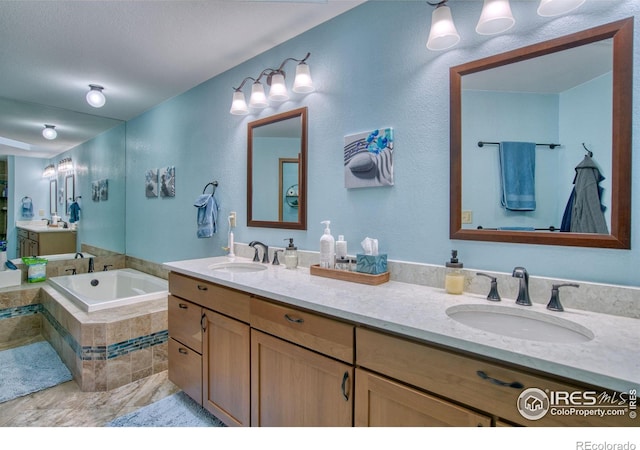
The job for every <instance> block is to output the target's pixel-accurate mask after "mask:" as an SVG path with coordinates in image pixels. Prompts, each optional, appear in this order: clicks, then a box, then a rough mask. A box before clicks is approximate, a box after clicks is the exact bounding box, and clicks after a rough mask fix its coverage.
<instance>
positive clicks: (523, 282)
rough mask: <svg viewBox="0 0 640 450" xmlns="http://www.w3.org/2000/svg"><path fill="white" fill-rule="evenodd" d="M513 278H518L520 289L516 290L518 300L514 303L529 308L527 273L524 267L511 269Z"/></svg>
mask: <svg viewBox="0 0 640 450" xmlns="http://www.w3.org/2000/svg"><path fill="white" fill-rule="evenodd" d="M512 276H513V277H516V278H520V287H519V288H518V298H517V299H516V303H517V304H518V305H523V306H531V299H530V298H529V273H528V272H527V269H525V268H524V267H516V268H514V269H513V274H512Z"/></svg>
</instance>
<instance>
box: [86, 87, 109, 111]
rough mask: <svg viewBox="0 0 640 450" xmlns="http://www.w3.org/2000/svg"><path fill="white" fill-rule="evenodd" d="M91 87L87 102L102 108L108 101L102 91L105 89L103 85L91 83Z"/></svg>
mask: <svg viewBox="0 0 640 450" xmlns="http://www.w3.org/2000/svg"><path fill="white" fill-rule="evenodd" d="M89 87H90V88H91V89H90V90H89V92H87V103H89V104H90V105H91V106H93V107H94V108H102V107H103V106H104V104H105V102H106V101H107V99H106V98H105V97H104V94H103V93H102V90H103V89H104V88H103V87H102V86H98V85H97V84H90V85H89Z"/></svg>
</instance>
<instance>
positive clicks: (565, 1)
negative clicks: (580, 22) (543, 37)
mask: <svg viewBox="0 0 640 450" xmlns="http://www.w3.org/2000/svg"><path fill="white" fill-rule="evenodd" d="M584 2H585V0H540V6H538V15H540V16H542V17H553V16H559V15H561V14H565V13H568V12H569V11H573V10H574V9H576V8H578V7H579V6H580V5H582V4H583V3H584Z"/></svg>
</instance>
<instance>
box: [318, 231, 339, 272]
mask: <svg viewBox="0 0 640 450" xmlns="http://www.w3.org/2000/svg"><path fill="white" fill-rule="evenodd" d="M320 223H321V224H323V225H324V226H325V228H324V234H323V235H322V237H320V267H322V268H323V269H333V268H334V264H335V259H336V245H335V244H336V240H335V239H334V238H333V236H332V235H331V230H330V229H329V225H330V224H331V221H329V220H323V221H322V222H320Z"/></svg>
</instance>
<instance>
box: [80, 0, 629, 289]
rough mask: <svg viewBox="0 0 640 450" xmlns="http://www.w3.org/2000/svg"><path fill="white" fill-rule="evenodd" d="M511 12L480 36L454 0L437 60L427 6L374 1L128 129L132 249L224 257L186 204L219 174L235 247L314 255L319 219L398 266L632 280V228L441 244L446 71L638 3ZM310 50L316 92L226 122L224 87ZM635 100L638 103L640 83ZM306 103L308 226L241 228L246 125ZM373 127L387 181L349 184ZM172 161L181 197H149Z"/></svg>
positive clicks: (156, 255)
mask: <svg viewBox="0 0 640 450" xmlns="http://www.w3.org/2000/svg"><path fill="white" fill-rule="evenodd" d="M511 6H512V10H513V13H514V16H515V17H516V20H517V23H516V25H515V27H514V28H512V29H511V30H510V31H509V32H507V33H506V34H502V35H498V36H495V37H487V36H479V35H477V34H476V33H475V31H474V29H475V24H476V22H477V20H478V17H479V16H480V10H481V8H482V2H479V1H455V2H453V3H452V4H451V8H452V11H453V16H454V19H455V21H456V25H457V27H458V31H459V33H460V35H461V38H462V41H461V43H460V44H459V45H458V47H456V48H454V49H452V50H450V51H446V52H437V53H436V52H430V51H428V50H427V49H426V47H425V43H426V40H427V36H428V32H429V23H430V16H431V12H432V8H431V7H430V6H428V5H427V4H426V3H425V2H416V1H406V2H403V1H372V2H368V3H366V4H364V5H362V6H360V7H357V8H355V9H353V10H351V11H349V12H347V13H346V14H343V15H342V16H340V17H337V18H335V19H334V20H332V21H330V22H328V23H326V24H323V25H320V26H318V27H316V28H314V29H312V30H310V31H308V32H306V33H304V34H302V35H300V36H298V37H296V38H294V39H292V40H290V41H288V42H286V43H284V44H282V45H280V46H278V47H276V48H273V49H271V50H269V51H267V52H265V53H264V54H261V55H259V56H258V57H255V58H253V59H251V60H250V61H248V62H246V63H243V64H241V65H240V66H238V67H235V68H233V69H231V70H229V71H227V72H225V73H223V74H221V75H219V76H217V77H215V78H212V79H211V80H209V81H207V82H205V83H203V84H201V85H199V86H197V87H195V88H194V89H192V90H190V91H188V92H186V93H184V94H182V95H180V96H177V97H175V98H173V99H170V100H168V101H166V102H164V103H163V104H160V105H158V106H157V107H155V108H153V109H152V110H150V111H148V112H147V113H145V114H143V115H141V116H139V117H137V118H135V119H133V120H131V121H129V122H128V123H127V138H126V147H127V150H126V186H127V189H126V198H125V201H124V204H125V205H126V221H125V224H124V228H125V233H124V236H125V247H126V252H127V254H129V255H131V256H134V257H139V258H143V259H146V260H150V261H155V262H163V261H170V260H180V259H187V258H198V257H205V256H213V255H222V254H223V250H222V248H221V247H222V246H224V245H226V243H227V231H228V227H227V225H226V221H225V220H222V221H221V223H220V228H219V231H218V233H217V234H216V235H215V236H214V237H213V238H211V239H197V238H196V227H195V218H196V209H195V208H194V206H193V201H194V199H195V198H196V196H197V195H198V194H200V193H201V192H202V189H203V187H204V186H205V184H206V183H208V182H210V181H212V180H217V181H219V183H220V186H219V188H218V190H217V192H216V197H217V198H218V200H219V202H220V215H221V217H223V218H226V217H227V215H228V213H229V212H230V211H237V212H238V227H237V228H236V229H235V230H234V233H235V238H236V241H237V242H249V241H251V240H253V239H258V240H261V241H263V242H266V243H268V244H271V245H282V244H283V239H284V238H286V237H293V238H295V242H296V244H297V246H298V247H299V248H301V249H305V250H316V251H317V250H318V240H319V238H320V236H321V234H322V225H321V224H320V221H321V220H324V219H330V220H331V229H332V231H333V234H334V236H337V235H338V234H343V235H344V236H345V239H346V240H347V241H348V242H349V244H350V248H349V252H350V253H355V252H356V251H357V250H358V248H357V243H358V242H360V241H361V240H362V238H364V237H365V236H370V237H376V238H378V239H379V241H380V248H381V251H384V252H387V253H388V254H389V258H390V259H394V260H405V261H414V262H421V263H433V264H443V263H444V262H445V260H447V259H448V257H449V254H450V250H451V249H452V248H457V249H458V251H459V255H460V257H461V260H462V261H463V262H464V263H465V267H473V268H481V269H487V270H499V271H505V272H508V271H511V270H512V268H513V267H514V266H516V265H524V266H526V267H527V269H528V270H529V272H530V273H531V274H532V275H537V276H553V277H566V278H573V279H577V280H586V281H595V282H610V283H619V284H625V285H640V274H639V273H638V269H637V267H640V248H639V247H638V246H639V244H640V241H639V237H638V236H639V235H638V232H639V231H640V230H639V229H638V227H637V226H635V227H634V229H633V231H632V250H603V249H592V248H573V247H558V246H539V245H525V244H507V243H488V242H471V241H453V242H452V241H451V240H450V239H449V225H448V224H449V67H450V66H453V65H458V64H462V63H464V62H468V61H472V60H475V59H478V58H482V57H485V56H489V55H492V54H496V53H500V52H504V51H507V50H512V49H516V48H519V47H522V46H525V45H529V44H534V43H537V42H540V41H544V40H547V39H551V38H555V37H558V36H562V35H565V34H569V33H572V32H577V31H580V30H583V29H585V28H590V27H594V26H597V25H601V24H605V23H608V22H612V21H614V20H619V19H623V18H626V17H629V16H634V15H637V14H639V13H640V4H639V3H638V2H637V0H620V1H613V2H609V1H606V2H605V1H589V2H586V3H585V4H584V5H583V6H582V7H581V8H580V9H579V10H577V11H576V12H575V13H573V14H569V15H566V16H561V17H558V18H542V17H539V16H537V15H536V12H535V10H536V7H537V2H534V1H529V2H512V5H511ZM399 24H401V25H399ZM634 44H635V46H634V47H635V54H634V60H633V66H634V73H636V74H639V73H640V66H639V65H640V55H639V53H638V52H639V51H640V24H639V23H638V20H637V19H636V23H635V37H634ZM308 51H309V52H311V57H310V59H309V61H308V62H309V65H310V68H311V73H312V76H313V79H314V82H315V84H316V92H314V93H312V94H309V95H306V96H300V95H295V94H294V95H292V98H291V100H289V101H287V102H285V103H283V104H280V105H278V106H275V107H270V108H267V109H266V110H263V111H261V112H260V113H259V114H254V115H249V116H244V117H237V116H232V115H230V114H229V107H230V104H231V95H232V87H233V86H237V85H238V84H239V83H240V81H241V80H242V79H243V78H244V77H246V76H255V75H257V74H258V73H259V72H260V71H261V70H262V69H264V68H265V67H272V66H274V64H278V63H280V62H281V61H282V60H284V59H285V58H288V57H292V56H293V57H297V58H300V57H302V56H303V55H305V54H306V52H308ZM292 70H293V69H290V72H292ZM288 83H289V85H290V83H291V80H290V79H289V80H288ZM630 95H633V97H634V100H637V99H638V96H639V95H640V85H639V84H638V83H636V84H635V86H634V91H633V92H632V93H630ZM634 103H635V105H636V106H635V114H634V120H633V126H634V130H636V132H635V133H634V138H633V143H634V149H637V148H638V145H637V144H638V140H639V139H640V133H638V132H637V131H638V130H640V111H638V107H637V103H638V102H637V101H635V102H634ZM301 106H307V107H308V108H309V130H308V131H309V132H308V149H309V159H308V162H309V170H308V173H309V187H308V203H309V211H308V224H309V229H308V230H307V231H285V230H278V229H264V228H249V227H247V226H246V225H245V224H246V221H245V220H246V163H247V161H246V126H247V123H248V122H250V121H253V120H256V119H258V118H262V117H265V116H269V115H271V114H274V113H279V112H284V111H287V110H291V109H294V108H298V107H301ZM381 127H393V128H394V133H395V154H394V166H395V186H393V187H385V188H371V189H349V190H347V189H345V188H344V179H343V154H342V151H343V145H344V141H343V140H344V136H345V135H349V134H354V133H358V132H362V131H366V130H370V129H373V128H381ZM561 137H562V136H561ZM95 151H97V150H95ZM639 162H640V151H635V152H634V155H633V165H634V169H636V170H635V171H636V172H637V170H638V164H639ZM107 163H108V162H103V161H101V160H100V158H95V159H94V158H93V157H92V158H91V159H90V160H89V159H87V164H90V165H89V166H87V170H88V171H97V170H98V168H96V167H92V166H91V165H93V164H107ZM167 165H175V166H176V196H175V197H174V198H161V197H159V198H153V199H148V198H145V195H144V188H143V186H144V183H143V181H144V173H145V171H146V170H147V169H150V168H156V167H163V166H167ZM89 178H93V175H92V176H90V177H89ZM636 179H637V176H636ZM114 181H115V180H114ZM110 183H111V180H110ZM85 189H86V186H85V187H84V188H83V193H84V192H86V190H85ZM632 199H633V207H632V224H637V223H640V185H639V184H638V183H635V184H634V185H633V195H632ZM84 203H85V205H86V204H87V200H86V199H85V200H84ZM96 206H97V205H96ZM87 215H88V211H87ZM116 219H117V218H116ZM96 226H97V225H96Z"/></svg>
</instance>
